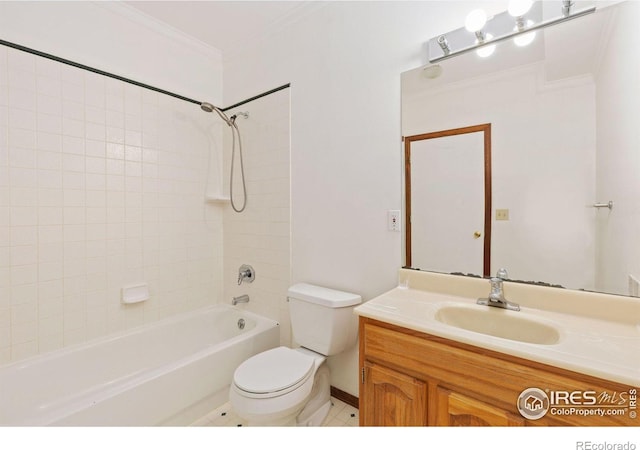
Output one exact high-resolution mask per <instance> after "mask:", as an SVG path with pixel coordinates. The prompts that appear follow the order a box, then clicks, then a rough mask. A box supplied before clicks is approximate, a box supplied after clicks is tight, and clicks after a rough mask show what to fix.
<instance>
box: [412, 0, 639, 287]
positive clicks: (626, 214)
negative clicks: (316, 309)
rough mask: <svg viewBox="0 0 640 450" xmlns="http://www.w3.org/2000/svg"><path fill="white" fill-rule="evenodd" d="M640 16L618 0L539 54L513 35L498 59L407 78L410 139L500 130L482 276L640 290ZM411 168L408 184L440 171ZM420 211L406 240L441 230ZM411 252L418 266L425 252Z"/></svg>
mask: <svg viewBox="0 0 640 450" xmlns="http://www.w3.org/2000/svg"><path fill="white" fill-rule="evenodd" d="M547 3H549V4H556V3H557V2H545V3H544V5H545V7H546V5H547ZM577 3H580V2H577ZM638 21H640V2H633V1H624V2H618V3H616V4H613V5H609V6H606V7H602V8H599V9H598V10H597V11H596V12H595V13H593V14H591V15H588V16H585V17H581V18H579V19H575V20H573V21H569V22H565V23H562V24H559V25H555V26H553V27H549V28H546V29H543V30H538V31H537V32H536V37H535V39H534V41H533V42H532V43H531V44H530V45H529V46H527V47H517V46H515V45H514V43H513V41H511V40H507V41H504V42H500V43H499V44H498V45H497V48H496V50H495V52H494V54H493V55H491V56H490V57H488V58H480V57H479V56H478V55H476V54H475V52H470V53H467V54H464V55H460V56H456V57H454V58H451V59H448V60H445V61H443V62H440V63H439V66H440V67H439V70H434V69H431V68H430V67H431V66H427V67H420V68H417V69H414V70H412V71H409V72H405V73H403V74H402V134H403V136H404V137H405V138H406V137H409V136H418V135H425V134H429V133H434V132H438V131H442V130H451V129H457V128H463V127H467V126H469V125H470V124H490V125H491V167H490V174H491V180H490V181H491V186H492V190H491V198H490V199H489V201H488V204H489V205H490V206H489V217H490V219H489V220H490V224H489V225H490V227H489V228H490V230H491V243H490V261H489V270H488V271H484V272H486V273H480V272H479V271H478V272H475V271H474V272H472V273H474V274H477V275H487V274H495V273H496V271H497V270H498V269H499V268H502V267H504V268H506V269H507V270H508V272H509V278H510V279H514V280H522V281H531V282H542V283H546V284H550V285H557V286H562V287H565V288H571V289H585V290H592V291H599V292H607V293H614V294H621V295H635V296H637V295H638V285H639V284H640V281H639V280H640V234H639V233H637V230H638V229H640V182H639V181H638V180H639V177H638V174H639V173H640V132H639V131H638V130H639V129H640V122H639V119H638V118H639V117H640V82H639V81H638V80H640V60H639V58H638V52H637V49H638V48H640V33H637V31H636V26H637V23H639V22H638ZM438 72H441V73H440V74H439V76H437V75H438ZM405 169H406V170H408V171H409V172H408V173H407V174H406V175H405V185H406V182H407V181H409V182H410V186H415V183H416V180H419V179H421V177H425V176H429V175H428V173H426V171H421V170H420V169H418V168H417V167H415V166H412V165H409V166H408V168H407V167H405ZM465 170H466V169H465ZM405 187H406V186H405ZM406 196H407V194H406V192H405V197H406ZM411 196H414V197H415V193H410V194H409V200H411ZM609 205H612V207H611V208H610V207H609ZM410 207H411V217H410V220H405V224H410V225H409V226H408V227H407V226H405V228H406V230H405V244H406V243H407V242H408V241H409V239H411V241H414V240H415V236H416V235H418V234H424V233H429V230H425V229H420V226H417V224H416V223H415V222H414V221H413V218H414V217H415V214H416V213H417V210H416V208H420V206H418V205H417V204H416V202H415V198H414V199H413V200H412V201H411V206H410ZM424 207H426V208H428V207H429V206H428V205H424ZM407 212H409V210H408V209H407V207H406V206H405V214H406V213H407ZM505 217H506V218H505ZM454 220H459V219H454ZM451 226H453V224H452V225H451ZM407 232H408V233H410V235H407ZM438 237H439V238H440V239H442V240H449V241H450V244H451V245H456V242H454V240H453V239H451V238H448V237H447V236H436V238H438ZM407 256H408V258H406V262H407V265H408V266H413V267H416V264H414V261H415V258H416V255H415V251H412V250H411V249H409V250H407V248H405V257H407ZM435 257H436V258H437V255H435ZM419 268H420V269H422V270H434V271H438V272H447V273H456V272H464V273H467V271H466V270H464V268H463V267H460V268H458V267H452V266H446V267H438V266H437V265H436V266H433V267H428V266H427V265H423V264H420V266H419ZM476 270H477V269H476Z"/></svg>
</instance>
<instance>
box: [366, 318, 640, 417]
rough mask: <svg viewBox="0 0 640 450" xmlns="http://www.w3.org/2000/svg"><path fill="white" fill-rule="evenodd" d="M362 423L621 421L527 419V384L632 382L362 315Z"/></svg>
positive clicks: (620, 388) (555, 387)
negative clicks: (521, 407)
mask: <svg viewBox="0 0 640 450" xmlns="http://www.w3.org/2000/svg"><path fill="white" fill-rule="evenodd" d="M360 371H361V384H360V425H361V426H429V425H435V426H540V425H542V426H548V425H560V426H570V425H580V426H603V425H610V426H621V425H636V426H637V425H638V421H637V420H634V419H631V418H630V417H629V414H625V415H624V416H604V417H598V416H588V417H584V416H578V415H565V416H557V415H552V414H546V415H545V416H544V417H542V418H541V419H538V420H529V419H525V418H524V417H523V416H522V415H521V414H520V412H519V411H518V408H517V401H518V397H519V396H520V394H521V393H522V391H524V390H525V389H527V388H534V387H535V388H539V389H542V390H546V392H551V391H569V392H572V391H596V392H608V393H611V394H613V393H616V392H617V393H622V392H629V391H630V389H632V387H630V386H626V385H622V384H619V383H613V382H609V381H606V380H602V379H598V378H594V377H590V376H587V375H583V374H579V373H576V372H571V371H567V370H564V369H559V368H556V367H553V366H548V365H544V364H540V363H537V362H533V361H529V360H525V359H521V358H517V357H514V356H511V355H506V354H502V353H498V352H494V351H491V350H486V349H483V348H480V347H474V346H471V345H467V344H462V343H458V342H455V341H451V340H448V339H443V338H440V337H437V336H432V335H428V334H425V333H421V332H417V331H414V330H410V329H407V328H402V327H398V326H395V325H391V324H388V323H385V322H380V321H377V320H373V319H369V318H366V317H360Z"/></svg>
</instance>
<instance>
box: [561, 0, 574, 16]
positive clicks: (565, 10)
mask: <svg viewBox="0 0 640 450" xmlns="http://www.w3.org/2000/svg"><path fill="white" fill-rule="evenodd" d="M572 6H573V1H572V0H562V15H563V16H564V17H568V16H570V15H571V7H572Z"/></svg>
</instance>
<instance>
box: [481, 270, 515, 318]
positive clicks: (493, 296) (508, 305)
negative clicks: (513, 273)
mask: <svg viewBox="0 0 640 450" xmlns="http://www.w3.org/2000/svg"><path fill="white" fill-rule="evenodd" d="M506 273H507V271H506V270H504V269H500V270H499V271H498V276H496V277H493V278H491V279H490V280H489V282H490V283H491V292H490V293H489V297H488V298H479V299H478V301H477V302H476V303H477V304H478V305H486V306H495V307H496V308H503V309H509V310H511V311H520V305H518V304H517V303H512V302H510V301H507V299H506V298H504V291H503V288H502V281H503V279H502V278H501V277H500V275H503V274H506Z"/></svg>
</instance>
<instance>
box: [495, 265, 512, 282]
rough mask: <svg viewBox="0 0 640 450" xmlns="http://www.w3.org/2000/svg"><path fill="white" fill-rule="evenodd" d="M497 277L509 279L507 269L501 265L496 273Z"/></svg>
mask: <svg viewBox="0 0 640 450" xmlns="http://www.w3.org/2000/svg"><path fill="white" fill-rule="evenodd" d="M496 277H497V278H502V279H503V280H507V279H509V274H508V273H507V269H505V268H504V267H501V268H500V269H498V273H496Z"/></svg>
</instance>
